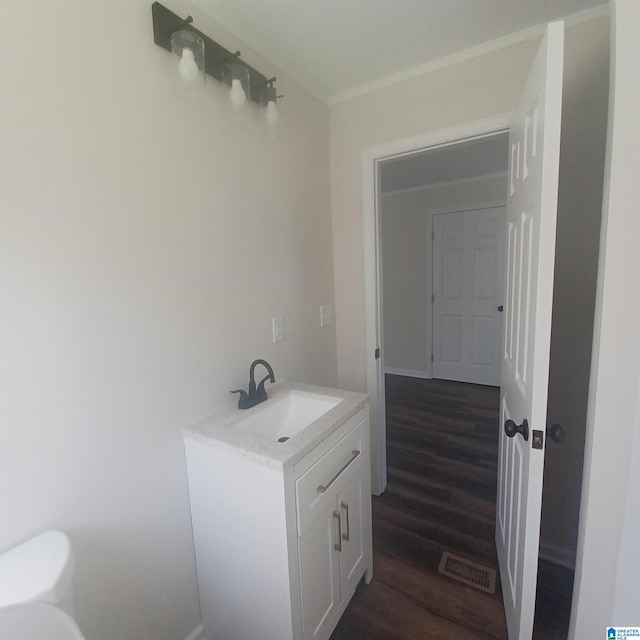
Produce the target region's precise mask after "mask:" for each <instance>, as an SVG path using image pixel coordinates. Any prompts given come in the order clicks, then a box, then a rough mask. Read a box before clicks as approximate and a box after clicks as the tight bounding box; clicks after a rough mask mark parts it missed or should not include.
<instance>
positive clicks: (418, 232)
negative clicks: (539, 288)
mask: <svg viewBox="0 0 640 640" xmlns="http://www.w3.org/2000/svg"><path fill="white" fill-rule="evenodd" d="M506 132H507V128H506V126H496V127H494V128H490V127H486V125H485V127H484V129H483V126H482V125H481V126H476V128H475V130H474V129H473V127H471V128H470V129H468V130H467V131H466V132H465V133H466V135H451V136H450V137H449V138H448V139H442V138H440V139H436V140H432V141H431V142H432V144H425V145H424V146H420V147H417V146H416V147H414V148H413V149H412V150H410V149H407V148H405V149H398V148H397V147H396V149H390V150H389V151H390V152H389V153H380V150H378V152H377V153H376V152H372V155H371V158H370V161H371V163H372V165H373V167H374V172H373V174H374V179H373V180H372V181H371V188H372V189H371V193H372V196H371V197H372V200H371V202H370V204H371V211H373V212H375V220H376V223H377V226H376V227H375V228H374V229H373V230H370V232H371V233H370V238H371V240H372V242H371V247H366V248H367V250H368V254H369V255H368V256H367V257H368V260H370V261H371V260H372V262H370V263H369V266H371V264H373V266H374V269H377V271H375V273H376V274H377V276H378V280H377V281H376V283H375V285H374V286H373V287H371V286H370V285H371V283H370V282H369V283H367V289H368V294H369V295H368V305H369V303H370V301H371V294H372V293H373V294H374V297H375V296H377V298H376V302H377V304H379V309H380V311H381V312H380V313H379V315H378V316H377V317H376V322H374V323H373V326H371V324H369V325H368V327H367V329H368V339H369V338H370V337H372V336H373V337H375V340H374V342H371V341H369V340H368V344H369V345H371V344H374V343H375V344H378V345H381V346H382V347H383V348H382V354H383V357H382V358H381V361H377V362H374V363H373V365H374V366H373V367H370V369H371V371H368V381H369V382H371V381H372V380H373V381H375V380H376V377H377V379H378V380H379V385H378V388H380V389H381V393H380V396H379V397H376V396H375V394H370V395H372V405H373V407H372V408H373V411H372V414H373V416H372V417H373V421H372V424H373V425H375V424H376V413H377V422H378V425H379V433H378V435H379V436H380V439H379V444H378V462H379V465H378V466H377V468H376V469H374V470H373V476H374V477H373V483H372V486H373V487H374V488H376V487H377V489H378V490H377V491H375V492H376V493H378V494H379V493H381V492H382V491H383V490H384V487H385V486H386V483H387V475H386V465H387V457H386V453H387V452H386V442H387V437H386V420H385V416H386V406H385V405H386V403H385V393H384V386H383V384H384V380H385V374H386V377H387V381H389V380H390V379H391V380H395V381H394V384H395V383H397V382H398V381H401V380H402V378H404V379H405V380H406V379H411V377H414V378H417V379H419V380H421V381H425V382H428V381H429V380H430V379H433V382H434V383H435V382H436V379H437V378H438V377H441V378H446V377H450V376H446V375H442V374H441V373H439V371H438V369H437V368H435V367H434V365H433V361H435V357H436V353H438V351H437V350H438V348H439V349H441V350H443V349H444V347H443V345H442V340H441V342H440V346H438V343H437V340H436V339H437V338H438V336H435V338H436V339H434V325H435V324H436V321H435V320H434V319H433V307H434V306H436V307H437V303H436V301H435V300H434V299H433V298H432V296H433V297H434V298H435V295H434V294H435V287H437V286H439V285H440V284H441V283H440V282H438V281H436V285H435V287H434V282H433V274H434V268H433V267H434V261H433V258H434V254H437V253H438V249H437V248H436V249H435V250H434V245H433V241H434V239H435V238H434V235H435V234H434V231H435V230H434V227H435V226H436V224H438V222H439V219H438V218H437V216H441V217H442V218H444V219H447V218H446V216H451V214H454V215H453V216H451V218H449V219H451V220H453V225H452V226H454V227H456V226H457V227H458V228H460V227H461V226H462V227H463V226H464V224H460V221H459V220H455V216H456V215H457V216H458V217H471V218H473V215H472V214H471V213H470V212H472V211H476V212H477V211H478V210H479V209H497V208H499V207H500V206H501V205H503V204H504V196H505V195H506V171H505V170H504V169H503V170H501V169H499V168H498V169H496V167H495V165H492V164H491V161H489V160H488V161H487V163H486V165H485V166H483V167H481V171H482V170H483V169H484V168H485V167H491V168H493V170H492V171H490V172H485V173H484V174H482V173H481V171H480V172H479V173H478V175H475V176H469V175H467V176H462V177H460V176H458V181H459V183H461V184H456V179H455V178H454V179H452V180H442V179H441V180H440V182H441V183H442V182H444V183H445V186H444V187H443V185H442V184H438V183H436V185H435V186H433V185H426V186H424V185H423V186H420V187H416V185H414V188H412V187H411V186H406V187H405V188H404V189H403V188H402V187H400V188H395V189H393V188H391V189H389V188H388V185H390V184H394V183H395V184H396V185H397V184H398V182H397V180H398V178H397V177H393V174H392V177H391V178H389V177H386V178H385V167H392V168H394V169H395V168H397V167H398V166H400V163H401V162H409V161H411V159H412V158H420V161H421V162H423V163H424V161H425V160H424V158H425V157H427V156H428V155H429V154H433V157H436V155H437V154H443V153H445V152H446V153H450V154H453V155H454V156H455V152H456V151H460V150H463V149H467V150H468V149H470V148H471V149H479V148H482V147H483V146H487V145H488V144H489V143H490V142H491V141H492V140H493V141H496V143H497V142H498V141H500V140H502V141H503V144H504V140H505V139H506V136H507V133H506ZM457 133H458V134H459V133H460V132H457ZM503 148H504V150H505V155H506V147H503ZM416 149H418V150H416ZM503 162H504V165H503V166H506V158H503ZM365 164H366V158H365ZM394 164H395V165H396V166H395V167H394ZM455 164H456V163H455V161H454V162H453V165H454V166H455ZM458 164H459V165H460V164H464V163H463V162H460V163H458ZM500 180H503V183H502V187H503V188H502V190H501V191H500V187H497V189H498V192H501V193H502V200H500V199H499V196H498V197H495V196H492V197H490V196H487V195H485V196H484V198H483V199H481V198H476V200H475V202H473V201H470V200H466V201H463V202H462V204H460V203H457V202H453V204H450V205H449V206H447V205H446V204H445V205H442V204H440V208H439V209H438V208H436V207H437V205H435V206H434V207H433V208H432V210H431V211H429V212H425V208H424V207H423V208H422V210H420V207H419V206H417V205H416V202H417V201H418V200H419V198H420V197H421V196H424V191H428V190H431V192H432V193H433V194H436V193H437V194H441V193H442V192H443V191H449V192H450V193H451V192H454V196H457V197H458V198H461V197H463V196H464V193H463V190H464V189H466V188H468V187H469V185H473V186H474V187H478V188H480V186H479V185H483V184H484V185H485V186H486V184H489V183H491V182H492V181H493V182H494V184H493V186H494V188H495V187H496V184H500ZM447 182H451V183H453V184H452V185H447V184H446V183H447ZM363 183H364V184H366V175H365V174H363ZM451 187H452V188H451ZM456 187H457V188H456ZM421 192H422V193H421ZM483 193H485V194H486V193H488V192H487V191H484V192H483ZM363 196H364V197H365V201H366V197H367V196H366V191H365V192H364V193H363ZM403 200H404V202H405V204H406V203H407V202H413V209H411V207H410V206H407V207H405V209H404V210H402V209H400V214H399V215H400V217H403V216H404V218H405V220H403V223H404V226H403V227H402V228H401V229H398V228H396V229H395V230H394V228H393V219H392V217H391V216H389V219H385V212H386V211H387V210H388V209H389V202H392V201H395V202H396V203H397V202H401V201H403ZM365 207H366V202H365ZM397 211H398V209H396V212H397ZM427 213H428V214H429V215H427ZM420 216H422V220H420V219H419V218H420ZM425 218H426V219H425ZM427 221H428V222H427ZM434 223H436V224H434ZM366 224H367V222H366V219H365V226H366ZM440 226H441V228H442V227H443V226H444V225H440ZM387 231H389V234H388V235H389V237H390V241H391V255H393V252H394V251H395V253H396V256H399V257H400V260H399V263H398V264H400V265H401V267H403V268H400V269H399V270H398V269H397V267H398V264H396V265H395V267H396V273H395V274H391V275H390V274H388V273H385V256H386V255H388V254H389V247H388V243H387V242H386V240H387V239H388V238H386V236H385V234H386V232H387ZM451 235H452V234H451V233H449V236H451ZM366 236H367V233H366V229H365V237H366ZM403 237H404V239H405V240H406V239H408V242H409V247H408V248H407V246H405V247H404V248H403V244H402V238H403ZM418 239H420V241H419V240H418ZM420 242H421V243H422V247H421V249H422V252H423V255H422V258H421V260H422V263H420V260H416V258H415V252H416V251H417V248H418V247H419V245H420ZM394 243H395V245H394ZM385 245H387V246H386V250H385ZM371 248H373V250H374V251H373V254H372V252H371V251H369V249H371ZM461 251H462V253H464V247H463V249H462V250H461ZM429 252H430V253H429ZM442 253H443V252H442V251H440V259H441V260H442ZM451 262H452V261H451V260H450V261H449V264H448V265H447V266H448V267H451ZM420 264H422V265H423V267H424V268H423V269H422V270H421V269H420ZM440 264H442V262H441V263H440ZM436 267H437V263H436ZM453 272H454V273H455V264H454V267H453ZM416 274H418V276H417V275H416ZM420 274H421V275H420ZM420 277H421V278H422V284H423V291H424V295H422V293H419V294H418V295H415V294H412V293H411V291H410V287H409V285H410V284H411V283H412V282H413V284H414V285H415V281H416V280H419V279H420ZM483 282H485V283H486V279H483ZM449 284H450V283H449ZM402 298H404V299H405V300H407V299H408V300H409V301H410V303H409V304H413V306H414V308H415V307H416V306H418V307H419V306H420V305H421V304H422V309H423V311H424V315H423V321H422V322H421V323H420V322H416V319H415V316H414V318H413V324H412V323H411V322H410V320H409V318H407V313H406V311H407V307H406V306H405V307H403V303H402ZM421 298H422V299H421ZM434 303H436V304H435V305H434ZM496 306H500V305H496ZM369 309H371V307H369V306H368V310H369ZM427 309H428V310H429V312H430V313H427V312H426V310H427ZM382 310H384V312H382ZM447 315H449V316H451V315H453V314H451V313H448V314H447ZM371 319H372V315H371V314H370V313H367V321H368V323H369V321H370V320H371ZM403 323H404V324H403ZM441 326H442V323H441ZM398 327H399V330H398ZM441 330H442V329H441ZM412 331H414V333H413V334H411V332H412ZM416 331H417V332H418V333H415V332H416ZM419 332H421V333H420V334H419ZM450 333H451V332H450ZM418 334H419V335H421V336H422V337H421V338H420V337H418V338H416V339H415V340H414V341H413V343H411V341H408V340H407V337H409V336H410V335H414V336H416V335H418ZM449 338H450V336H449ZM420 342H421V343H422V345H423V348H416V347H415V345H416V344H420ZM467 342H469V341H468V340H467ZM487 342H488V341H486V340H485V341H484V343H483V346H485V347H486V346H487V344H486V343H487ZM501 342H502V341H501V340H498V344H500V343H501ZM410 344H413V345H414V348H413V349H411V348H408V346H407V345H410ZM455 344H458V343H457V342H455ZM449 347H451V345H449ZM403 349H404V351H403ZM434 350H435V352H434ZM454 351H455V349H454ZM461 351H462V350H461V349H459V350H458V352H460V353H461ZM472 351H473V350H472ZM449 353H451V348H449ZM431 354H433V361H432V360H431ZM403 357H404V358H405V359H404V361H403V360H402V358H403ZM411 357H413V360H409V359H407V358H411ZM420 357H422V360H420ZM389 364H391V366H389ZM434 374H435V375H434ZM454 379H455V378H454ZM458 380H464V378H458ZM469 382H473V380H470V381H469ZM373 388H375V385H374V386H372V385H371V384H370V385H369V389H370V390H371V389H373ZM497 423H498V421H497V420H496V422H495V424H496V425H497ZM374 429H375V426H374ZM373 438H374V439H375V438H376V433H375V431H374V432H373ZM373 453H374V456H373V457H374V460H375V457H376V455H375V453H376V452H375V449H374V451H373ZM553 561H554V562H556V561H557V560H556V558H553ZM543 562H544V561H543ZM546 568H549V565H547V564H546V563H545V569H546ZM551 568H553V566H551ZM567 575H568V576H569V577H568V578H567ZM539 579H540V584H541V586H542V585H544V589H545V591H547V592H550V591H551V589H550V587H551V588H555V587H559V588H563V589H564V592H563V596H562V597H563V598H564V600H565V608H566V609H567V611H568V610H569V609H570V606H571V593H570V591H571V586H572V573H571V569H568V572H567V570H565V569H561V570H560V571H559V572H554V571H551V572H548V571H546V572H545V573H544V575H542V574H541V575H539ZM557 601H558V599H557V598H556V604H555V605H554V604H552V605H550V606H551V607H552V610H553V607H554V606H556V605H557ZM544 607H545V605H544V603H543V604H542V605H541V606H539V609H540V610H541V611H543V610H544ZM547 612H548V607H547Z"/></svg>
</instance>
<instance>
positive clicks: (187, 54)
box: [178, 47, 199, 81]
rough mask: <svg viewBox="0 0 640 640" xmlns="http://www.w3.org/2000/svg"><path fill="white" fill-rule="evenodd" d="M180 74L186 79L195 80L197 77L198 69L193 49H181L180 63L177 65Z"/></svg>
mask: <svg viewBox="0 0 640 640" xmlns="http://www.w3.org/2000/svg"><path fill="white" fill-rule="evenodd" d="M178 70H179V71H180V75H181V76H182V77H183V78H184V79H185V80H188V81H191V80H195V79H196V78H197V77H198V73H199V69H198V65H197V64H196V59H195V56H194V55H193V51H192V50H191V49H189V48H188V47H185V48H184V49H183V50H182V57H181V58H180V64H179V65H178Z"/></svg>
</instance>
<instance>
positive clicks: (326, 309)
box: [320, 304, 333, 327]
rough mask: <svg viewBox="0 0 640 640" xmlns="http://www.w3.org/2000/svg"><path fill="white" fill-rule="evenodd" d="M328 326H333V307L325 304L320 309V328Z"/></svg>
mask: <svg viewBox="0 0 640 640" xmlns="http://www.w3.org/2000/svg"><path fill="white" fill-rule="evenodd" d="M328 324H333V305H332V304H323V305H322V306H321V307H320V326H321V327H326V326H327V325H328Z"/></svg>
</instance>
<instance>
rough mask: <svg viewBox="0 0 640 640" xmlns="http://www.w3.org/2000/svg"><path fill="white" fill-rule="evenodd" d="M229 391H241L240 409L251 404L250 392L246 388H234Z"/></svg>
mask: <svg viewBox="0 0 640 640" xmlns="http://www.w3.org/2000/svg"><path fill="white" fill-rule="evenodd" d="M229 393H239V394H240V397H239V398H238V409H246V408H247V407H248V406H249V394H248V393H247V392H246V391H245V390H244V389H234V390H233V391H230V392H229Z"/></svg>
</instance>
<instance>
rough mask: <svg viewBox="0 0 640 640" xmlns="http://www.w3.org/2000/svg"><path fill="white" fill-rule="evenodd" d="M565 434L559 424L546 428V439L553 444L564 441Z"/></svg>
mask: <svg viewBox="0 0 640 640" xmlns="http://www.w3.org/2000/svg"><path fill="white" fill-rule="evenodd" d="M564 436H565V432H564V428H563V427H562V425H561V424H552V425H551V426H550V427H547V438H551V439H552V440H553V441H554V442H557V443H558V444H560V443H561V442H562V441H563V440H564Z"/></svg>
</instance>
